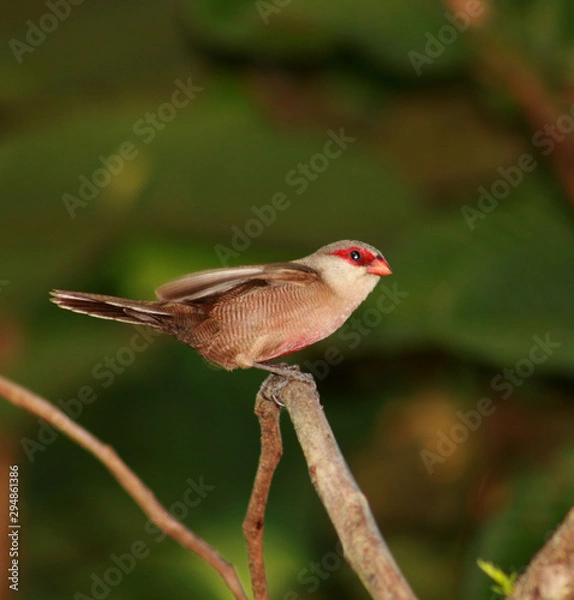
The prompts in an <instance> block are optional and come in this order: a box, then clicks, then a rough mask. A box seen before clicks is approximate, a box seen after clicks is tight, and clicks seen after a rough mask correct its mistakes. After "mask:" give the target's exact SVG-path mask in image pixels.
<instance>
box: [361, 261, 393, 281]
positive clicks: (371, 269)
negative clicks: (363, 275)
mask: <svg viewBox="0 0 574 600" xmlns="http://www.w3.org/2000/svg"><path fill="white" fill-rule="evenodd" d="M367 273H371V274H372V275H378V276H379V277H384V276H385V275H390V274H391V273H392V271H391V267H389V263H388V262H387V261H386V260H385V259H384V258H383V257H382V256H377V257H376V258H375V259H374V260H373V261H372V262H371V264H370V265H369V266H368V267H367Z"/></svg>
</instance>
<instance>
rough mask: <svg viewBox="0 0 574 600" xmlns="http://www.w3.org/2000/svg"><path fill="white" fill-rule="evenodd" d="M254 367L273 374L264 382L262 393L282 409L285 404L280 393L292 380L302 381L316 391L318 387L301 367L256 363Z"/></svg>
mask: <svg viewBox="0 0 574 600" xmlns="http://www.w3.org/2000/svg"><path fill="white" fill-rule="evenodd" d="M252 366H254V367H257V368H258V369H263V370H264V371H269V372H270V373H271V376H270V377H268V378H267V379H266V380H265V381H264V382H263V384H262V386H261V390H260V391H261V393H262V394H263V396H265V398H267V399H269V400H271V401H273V402H275V404H276V405H277V406H279V407H281V408H283V407H284V406H285V404H284V403H283V402H282V401H281V399H280V397H281V396H280V392H281V390H282V389H283V388H284V387H285V386H286V385H287V384H288V383H289V381H290V380H293V379H294V380H296V381H302V382H303V383H306V384H308V385H312V386H313V387H314V388H315V389H316V387H317V385H316V384H315V379H313V375H311V373H304V372H302V371H301V369H300V368H299V365H289V364H287V363H275V364H269V363H254V364H253V365H252Z"/></svg>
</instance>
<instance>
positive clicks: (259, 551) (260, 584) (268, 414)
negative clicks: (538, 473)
mask: <svg viewBox="0 0 574 600" xmlns="http://www.w3.org/2000/svg"><path fill="white" fill-rule="evenodd" d="M268 379H269V378H268ZM268 379H267V380H268ZM267 380H266V381H267ZM264 386H265V383H264V384H263V386H262V388H261V389H260V390H259V393H258V394H257V399H256V400H255V414H256V415H257V418H258V419H259V425H260V426H261V456H260V457H259V466H258V468H257V474H256V476H255V482H254V484H253V491H252V493H251V499H250V500H249V507H248V509H247V514H246V515H245V520H244V521H243V533H244V535H245V540H246V542H247V554H248V556H249V572H250V573H251V584H252V587H253V595H254V598H255V600H269V591H268V589H267V579H266V577H265V564H264V560H263V530H264V525H265V508H266V506H267V499H268V497H269V488H270V487H271V480H272V479H273V474H274V473H275V469H276V468H277V465H278V464H279V461H280V460H281V456H282V454H283V442H282V440H281V429H280V427H279V416H280V408H279V407H278V406H277V405H276V404H275V403H274V402H270V401H269V400H267V399H266V398H265V397H264V396H263V394H262V389H263V388H264Z"/></svg>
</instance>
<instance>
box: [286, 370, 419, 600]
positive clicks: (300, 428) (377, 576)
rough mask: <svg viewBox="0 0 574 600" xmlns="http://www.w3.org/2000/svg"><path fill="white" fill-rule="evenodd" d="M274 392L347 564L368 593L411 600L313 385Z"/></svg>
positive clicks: (391, 599) (290, 385)
mask: <svg viewBox="0 0 574 600" xmlns="http://www.w3.org/2000/svg"><path fill="white" fill-rule="evenodd" d="M279 396H280V400H281V401H282V402H283V403H284V404H285V407H286V408H287V411H288V412H289V416H290V417H291V421H292V422H293V426H294V427H295V432H296V434H297V438H298V439H299V443H300V444H301V447H302V449H303V453H304V454H305V458H306V460H307V466H308V468H309V474H310V476H311V481H312V483H313V485H314V486H315V489H316V490H317V493H318V494H319V497H320V499H321V501H322V502H323V505H324V506H325V508H326V510H327V513H328V514H329V517H330V519H331V521H332V523H333V525H334V526H335V529H336V531H337V534H338V536H339V539H340V540H341V543H342V545H343V551H344V553H345V558H346V560H347V562H348V563H349V565H350V566H351V568H352V569H353V570H354V571H355V573H357V575H358V576H359V578H360V579H361V581H362V582H363V585H364V586H365V588H366V589H367V590H368V592H369V593H370V595H371V597H372V598H374V599H376V600H415V598H416V597H415V595H414V594H413V592H412V590H411V589H410V587H409V585H408V584H407V582H406V581H405V579H404V577H403V575H402V573H401V572H400V570H399V568H398V566H397V564H396V563H395V561H394V559H393V557H392V556H391V553H390V551H389V549H388V547H387V545H386V544H385V541H384V540H383V538H382V537H381V534H380V533H379V530H378V528H377V524H376V523H375V519H374V518H373V515H372V514H371V511H370V508H369V504H368V502H367V499H366V498H365V496H364V494H363V493H362V492H361V490H360V489H359V487H358V486H357V483H356V482H355V480H354V479H353V476H352V475H351V473H350V471H349V468H348V466H347V463H346V462H345V459H344V458H343V456H342V454H341V451H340V450H339V447H338V445H337V442H336V441H335V437H334V435H333V431H332V430H331V427H330V426H329V423H328V421H327V419H326V418H325V414H324V413H323V408H322V406H321V403H320V402H319V395H318V393H317V390H316V389H315V388H314V387H313V386H311V385H309V384H306V383H304V382H301V381H294V380H291V381H289V383H288V384H287V385H285V386H284V387H283V388H282V389H281V391H280V392H279Z"/></svg>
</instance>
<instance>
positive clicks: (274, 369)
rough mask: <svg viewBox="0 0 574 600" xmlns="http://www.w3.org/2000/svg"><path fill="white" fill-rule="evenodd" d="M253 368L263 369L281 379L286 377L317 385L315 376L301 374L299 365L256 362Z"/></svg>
mask: <svg viewBox="0 0 574 600" xmlns="http://www.w3.org/2000/svg"><path fill="white" fill-rule="evenodd" d="M251 366H252V367H256V368H257V369H263V370H264V371H269V372H270V373H274V374H275V375H281V377H285V378H286V379H296V380H297V381H303V382H305V383H312V384H313V385H314V384H315V380H314V379H313V375H311V373H303V372H301V368H300V367H299V365H289V364H287V363H266V362H256V363H253V364H252V365H251Z"/></svg>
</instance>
